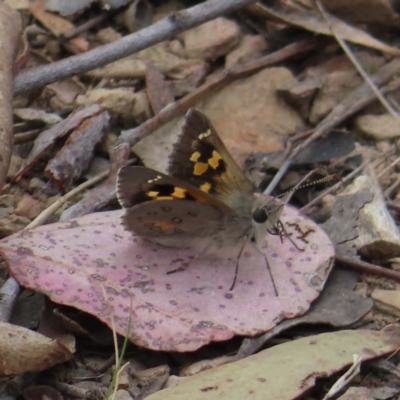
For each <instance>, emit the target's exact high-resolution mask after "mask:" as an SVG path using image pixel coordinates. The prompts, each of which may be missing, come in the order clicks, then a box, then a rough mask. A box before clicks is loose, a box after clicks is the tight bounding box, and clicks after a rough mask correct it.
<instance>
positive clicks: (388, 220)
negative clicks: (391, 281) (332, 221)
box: [344, 171, 400, 260]
mask: <svg viewBox="0 0 400 400" xmlns="http://www.w3.org/2000/svg"><path fill="white" fill-rule="evenodd" d="M366 189H367V190H369V191H371V192H372V193H373V200H372V201H371V202H369V203H366V204H365V205H364V206H363V207H362V208H361V209H360V212H359V215H358V237H357V238H355V239H354V243H355V245H356V247H357V249H358V252H359V253H360V254H361V255H362V256H364V257H366V258H368V259H372V260H377V259H379V260H386V259H389V258H392V257H398V256H399V255H400V232H399V229H398V228H397V226H396V223H395V222H394V220H393V218H392V216H391V215H390V212H389V210H388V208H387V207H386V202H385V198H384V196H383V194H382V191H381V188H380V186H379V183H378V180H377V178H376V177H375V175H374V173H373V171H370V173H369V174H368V175H362V176H360V177H358V178H357V179H355V180H354V182H353V184H352V185H351V186H349V187H347V188H346V190H345V192H344V194H353V193H357V192H360V191H362V190H366Z"/></svg>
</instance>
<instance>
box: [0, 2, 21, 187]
mask: <svg viewBox="0 0 400 400" xmlns="http://www.w3.org/2000/svg"><path fill="white" fill-rule="evenodd" d="M21 34H22V21H21V17H20V15H19V13H18V12H17V11H15V10H13V9H12V8H10V7H9V6H8V5H7V4H5V3H3V2H0V43H1V46H0V65H1V68H0V143H1V146H0V190H1V189H2V188H3V186H4V184H5V182H6V177H7V171H8V167H9V163H10V159H11V153H12V145H13V115H12V108H13V106H12V100H13V83H14V63H15V58H16V56H17V52H18V44H19V40H20V37H21Z"/></svg>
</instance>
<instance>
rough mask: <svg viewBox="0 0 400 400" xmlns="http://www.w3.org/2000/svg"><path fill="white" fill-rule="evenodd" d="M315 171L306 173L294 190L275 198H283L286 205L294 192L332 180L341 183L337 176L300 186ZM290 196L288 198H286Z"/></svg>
mask: <svg viewBox="0 0 400 400" xmlns="http://www.w3.org/2000/svg"><path fill="white" fill-rule="evenodd" d="M315 172H316V171H315V170H314V171H311V172H310V173H308V174H307V175H306V176H305V177H304V178H303V179H302V180H301V181H300V182H299V183H298V184H297V185H296V186H295V187H294V188H292V189H289V190H287V191H286V192H283V193H281V194H280V195H278V196H276V197H277V198H283V197H285V196H286V197H285V198H284V201H283V202H284V203H285V204H286V203H287V202H288V201H289V200H290V198H291V195H293V193H294V192H296V191H297V190H300V189H304V188H306V187H309V186H314V185H317V184H318V183H322V182H328V181H332V180H336V181H342V178H341V177H340V176H339V175H327V176H325V177H323V178H321V179H316V180H315V181H312V182H309V183H305V184H304V185H303V184H302V183H303V182H304V181H306V180H307V179H308V178H309V177H310V176H311V175H312V174H313V173H315ZM289 194H290V196H288V195H289Z"/></svg>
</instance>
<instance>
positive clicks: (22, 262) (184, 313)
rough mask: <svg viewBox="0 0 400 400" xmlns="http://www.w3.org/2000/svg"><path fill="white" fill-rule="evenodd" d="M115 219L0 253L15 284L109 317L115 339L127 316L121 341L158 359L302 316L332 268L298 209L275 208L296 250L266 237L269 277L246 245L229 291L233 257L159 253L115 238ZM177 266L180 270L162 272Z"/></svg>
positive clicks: (81, 222) (324, 244) (36, 236)
mask: <svg viewBox="0 0 400 400" xmlns="http://www.w3.org/2000/svg"><path fill="white" fill-rule="evenodd" d="M121 213H122V211H111V212H103V213H96V214H90V215H87V216H85V217H81V218H78V219H75V220H70V221H67V222H60V223H56V224H52V225H46V226H42V227H39V228H37V229H34V230H32V231H25V232H20V233H18V234H14V235H12V236H10V237H8V238H6V239H3V240H1V241H0V253H1V255H2V256H3V257H4V259H5V260H6V261H7V263H8V265H9V268H10V271H11V273H12V275H13V276H14V277H15V278H16V279H17V280H18V282H19V283H20V284H21V285H23V286H25V287H28V288H30V289H34V290H38V291H40V292H43V293H45V294H46V295H48V296H49V297H50V298H51V299H52V300H53V301H55V302H57V303H61V304H66V305H69V306H73V307H76V308H78V309H80V310H83V311H86V312H88V313H90V314H93V315H95V316H97V317H98V318H99V319H101V320H102V321H104V322H105V323H106V324H108V325H109V326H111V318H112V317H114V319H115V325H116V329H117V332H118V333H120V334H121V335H126V333H127V325H128V321H129V314H130V312H131V314H132V315H131V328H130V332H129V338H130V340H131V341H132V342H134V343H136V344H138V345H140V346H144V347H147V348H151V349H154V350H164V351H192V350H196V349H198V348H199V347H201V346H203V345H205V344H207V343H209V342H211V341H221V340H227V339H229V338H231V337H232V336H234V335H257V334H261V333H263V332H266V331H268V330H270V329H271V328H273V327H274V326H275V325H276V324H277V323H279V322H280V321H282V320H283V319H286V318H293V317H296V316H299V315H302V314H304V313H305V312H306V311H307V310H308V308H309V306H310V303H311V302H312V301H313V300H314V299H315V298H316V297H317V296H318V294H319V292H320V291H321V290H322V288H323V285H324V283H325V281H326V278H327V277H328V274H329V271H330V269H331V266H332V262H333V256H334V250H333V245H332V243H331V242H330V240H329V238H328V237H327V235H326V234H325V233H324V232H323V231H322V230H321V229H320V228H318V226H317V225H316V224H314V223H313V222H312V221H311V220H309V219H307V218H306V217H304V216H303V215H302V214H301V213H300V212H299V211H297V210H295V209H293V208H291V207H285V210H284V212H283V215H282V221H283V223H284V225H285V228H286V229H287V230H288V232H289V233H291V236H290V238H291V239H292V240H293V241H294V242H295V243H296V244H297V245H298V246H299V247H302V248H304V249H305V250H304V251H300V250H298V249H297V248H296V247H295V246H294V245H293V244H292V242H291V240H289V239H288V238H287V237H284V238H283V243H282V242H281V239H280V237H279V236H268V238H267V241H266V242H265V243H264V244H263V250H264V251H265V254H266V256H267V259H268V263H269V268H270V271H271V273H270V272H269V271H268V269H267V267H266V262H265V259H264V257H263V255H262V254H261V253H259V252H258V251H257V250H256V249H255V248H254V247H253V246H252V244H250V243H248V244H247V245H246V247H245V248H244V250H243V253H242V256H241V258H240V261H239V272H238V277H237V281H236V284H235V287H234V289H233V291H229V289H230V287H231V285H232V282H233V279H234V273H235V263H236V257H237V254H238V252H239V249H229V250H226V251H225V253H226V254H225V255H223V254H221V258H219V259H216V258H215V256H214V257H212V256H199V257H197V255H196V254H193V252H191V251H189V250H186V249H172V248H166V247H162V246H159V245H156V244H153V243H151V242H148V241H146V240H143V239H140V238H136V237H133V236H132V235H131V234H130V233H129V232H127V231H124V229H123V227H122V226H121V224H120V216H121ZM289 225H290V226H289ZM300 229H301V230H302V232H303V233H304V232H305V231H307V232H308V234H307V235H306V241H307V242H308V243H305V241H303V240H301V239H299V237H300V233H299V231H300ZM187 262H189V263H190V264H189V267H188V268H187V269H186V270H184V271H182V272H176V273H173V274H167V272H168V271H171V270H176V269H178V268H179V267H182V266H183V265H184V264H185V263H187ZM271 275H272V276H273V280H274V283H275V287H276V290H277V293H278V295H276V293H275V290H274V285H273V284H272V281H271ZM104 293H106V294H107V298H106V299H105V298H104ZM131 299H132V309H131ZM130 310H131V311H130Z"/></svg>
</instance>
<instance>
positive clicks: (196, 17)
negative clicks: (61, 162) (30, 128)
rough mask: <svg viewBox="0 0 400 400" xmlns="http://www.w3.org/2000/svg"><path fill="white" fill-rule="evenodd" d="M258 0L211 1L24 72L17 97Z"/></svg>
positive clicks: (18, 86) (158, 41) (17, 79)
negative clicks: (80, 52) (81, 52)
mask: <svg viewBox="0 0 400 400" xmlns="http://www.w3.org/2000/svg"><path fill="white" fill-rule="evenodd" d="M255 1H256V0H218V1H215V0H209V1H206V2H204V3H201V4H199V5H196V6H194V7H191V8H188V9H186V10H182V11H178V12H174V13H171V14H170V15H169V16H168V17H166V18H164V19H162V20H160V21H158V22H156V23H155V24H153V25H151V26H149V27H147V28H144V29H141V30H140V31H138V32H135V33H132V34H130V35H127V36H125V37H123V38H122V39H121V40H118V41H115V42H113V43H110V44H106V45H104V46H100V47H97V48H95V49H93V50H90V51H87V52H86V53H83V54H79V55H76V56H72V57H69V58H66V59H64V60H61V61H57V62H54V63H51V64H49V65H44V66H41V67H38V68H32V69H29V70H25V71H23V72H21V73H20V74H19V75H18V76H17V77H16V79H15V85H14V95H19V94H22V93H25V92H27V91H29V90H32V89H36V88H39V87H43V86H45V85H47V84H49V83H52V82H56V81H58V80H61V79H66V78H69V77H71V76H73V75H76V74H83V73H85V72H88V71H91V70H93V69H94V68H98V67H102V66H104V65H106V64H109V63H111V62H114V61H117V60H120V59H121V58H124V57H127V56H130V55H132V54H135V53H137V52H138V51H140V50H144V49H146V48H148V47H150V46H153V45H155V44H157V43H160V42H162V41H164V40H168V39H172V38H173V37H175V36H176V35H178V34H179V33H182V32H184V31H186V30H188V29H190V28H194V27H195V26H198V25H201V24H203V23H204V22H207V21H210V20H212V19H214V18H217V17H219V16H221V15H224V14H228V13H231V12H234V11H237V10H239V9H241V8H243V7H245V6H248V5H249V4H252V3H255Z"/></svg>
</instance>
